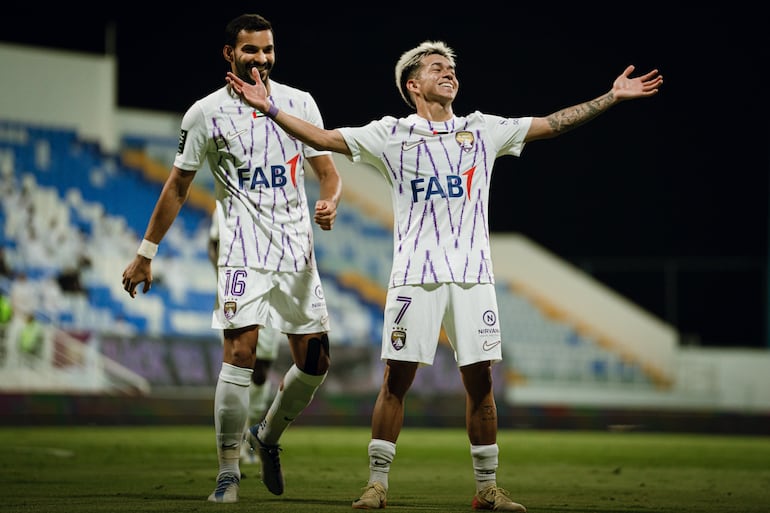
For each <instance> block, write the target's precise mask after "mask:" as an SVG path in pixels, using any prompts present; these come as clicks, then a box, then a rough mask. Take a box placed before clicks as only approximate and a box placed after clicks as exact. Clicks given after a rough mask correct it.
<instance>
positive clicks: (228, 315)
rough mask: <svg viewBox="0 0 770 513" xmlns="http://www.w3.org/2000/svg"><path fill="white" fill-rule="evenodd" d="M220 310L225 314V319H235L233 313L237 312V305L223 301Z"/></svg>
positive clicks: (233, 302)
mask: <svg viewBox="0 0 770 513" xmlns="http://www.w3.org/2000/svg"><path fill="white" fill-rule="evenodd" d="M222 310H223V311H224V312H225V319H228V320H230V319H232V318H233V317H235V312H236V311H237V310H238V304H237V303H236V302H235V301H225V304H224V306H223V307H222Z"/></svg>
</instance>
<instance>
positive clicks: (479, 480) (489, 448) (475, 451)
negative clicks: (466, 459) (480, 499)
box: [471, 444, 500, 492]
mask: <svg viewBox="0 0 770 513" xmlns="http://www.w3.org/2000/svg"><path fill="white" fill-rule="evenodd" d="M498 454H500V448H499V447H498V446H497V444H492V445H471V458H472V459H473V475H474V477H475V478H476V491H477V492H480V491H481V490H483V489H484V488H486V487H487V486H490V485H495V486H496V485H497V456H498Z"/></svg>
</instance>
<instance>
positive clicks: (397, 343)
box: [390, 330, 406, 351]
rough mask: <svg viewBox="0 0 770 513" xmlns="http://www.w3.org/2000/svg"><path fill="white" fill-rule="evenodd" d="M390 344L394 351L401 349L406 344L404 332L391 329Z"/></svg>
mask: <svg viewBox="0 0 770 513" xmlns="http://www.w3.org/2000/svg"><path fill="white" fill-rule="evenodd" d="M390 344H391V345H392V346H393V349H395V350H396V351H401V350H402V349H403V348H404V346H405V345H406V332H404V331H401V330H393V331H392V332H391V333H390Z"/></svg>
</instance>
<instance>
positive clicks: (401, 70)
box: [396, 41, 455, 109]
mask: <svg viewBox="0 0 770 513" xmlns="http://www.w3.org/2000/svg"><path fill="white" fill-rule="evenodd" d="M433 54H438V55H441V56H442V57H446V58H447V59H448V60H449V62H450V64H452V66H454V65H455V52H454V50H452V49H451V48H450V47H449V46H447V45H446V43H444V42H443V41H424V42H423V43H421V44H420V45H419V46H416V47H415V48H412V49H411V50H407V51H405V52H404V53H403V54H401V57H400V58H399V59H398V62H397V63H396V87H397V88H398V92H399V93H400V94H401V98H403V99H404V101H405V102H406V104H407V105H409V106H410V107H411V108H413V109H415V108H417V106H416V105H415V104H414V102H413V101H412V97H411V96H409V91H408V90H407V88H406V83H407V82H408V81H409V80H410V79H412V78H413V77H415V76H416V75H417V72H418V71H419V70H420V67H421V66H422V59H423V57H426V56H428V55H433Z"/></svg>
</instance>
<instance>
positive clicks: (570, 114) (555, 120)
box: [547, 92, 614, 134]
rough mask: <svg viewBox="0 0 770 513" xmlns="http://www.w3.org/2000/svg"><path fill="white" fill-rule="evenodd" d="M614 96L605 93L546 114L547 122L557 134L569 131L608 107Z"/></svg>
mask: <svg viewBox="0 0 770 513" xmlns="http://www.w3.org/2000/svg"><path fill="white" fill-rule="evenodd" d="M613 99H614V96H613V94H612V93H611V92H610V93H607V94H605V95H603V96H600V97H599V98H596V99H594V100H590V101H587V102H584V103H581V104H579V105H573V106H572V107H567V108H566V109H562V110H560V111H557V112H554V113H553V114H551V115H550V116H548V118H547V120H548V124H549V125H550V127H551V129H553V131H554V132H555V133H557V134H560V133H564V132H569V131H570V130H572V129H573V128H577V127H579V126H580V125H582V124H583V123H585V122H587V121H591V120H592V119H594V118H595V117H596V116H598V115H599V114H601V113H602V112H604V111H605V110H607V109H608V108H610V106H611V105H612V102H613Z"/></svg>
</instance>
